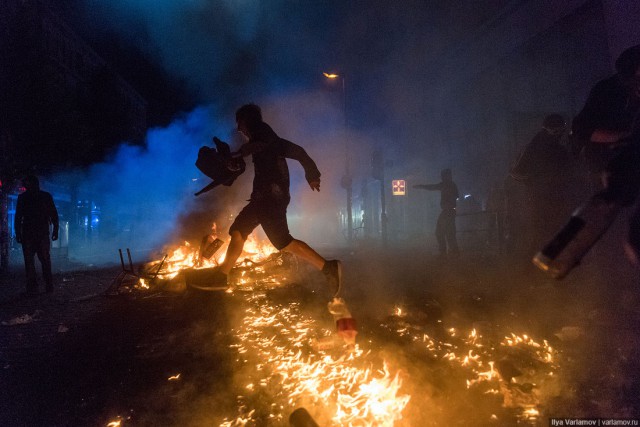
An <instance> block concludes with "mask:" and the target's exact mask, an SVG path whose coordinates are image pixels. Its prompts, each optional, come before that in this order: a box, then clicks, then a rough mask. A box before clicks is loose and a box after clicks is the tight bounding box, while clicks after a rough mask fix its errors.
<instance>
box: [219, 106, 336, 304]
mask: <svg viewBox="0 0 640 427" xmlns="http://www.w3.org/2000/svg"><path fill="white" fill-rule="evenodd" d="M236 124H237V126H238V131H240V133H242V135H243V136H244V137H245V138H246V139H247V142H246V143H245V144H243V145H242V146H241V147H240V150H239V152H237V153H234V156H242V157H246V156H252V158H253V164H254V172H255V175H254V179H253V191H252V193H251V199H250V200H249V204H248V205H246V206H245V207H244V208H243V209H242V211H240V213H239V214H238V216H237V217H236V218H235V220H234V222H233V224H231V228H230V229H229V234H230V235H231V241H230V243H229V248H228V249H227V254H226V256H225V259H224V262H223V263H222V264H221V265H220V268H219V270H218V271H217V272H216V276H215V280H214V283H213V286H221V285H226V283H227V275H228V274H229V272H230V271H231V269H232V268H233V267H234V266H235V264H236V261H237V260H238V257H239V256H240V254H242V250H243V248H244V243H245V241H246V240H247V237H248V236H249V234H251V232H252V231H253V230H254V229H255V228H256V227H257V226H258V225H262V228H263V230H264V232H265V234H266V235H267V237H268V238H269V240H270V241H271V243H272V244H273V246H275V247H276V249H278V250H281V251H287V252H291V253H292V254H294V255H296V256H298V257H300V258H302V259H304V260H306V261H308V262H309V263H310V264H311V265H313V266H314V267H316V268H317V269H318V270H321V271H322V272H323V273H324V275H325V276H326V278H327V280H328V281H329V285H330V287H331V290H332V292H333V293H334V294H335V295H337V294H338V293H339V291H340V287H341V280H342V278H341V275H342V265H341V263H340V261H338V260H325V259H324V258H323V257H321V256H320V255H319V254H318V253H317V252H316V251H315V250H313V249H312V248H311V247H310V246H309V245H307V244H306V243H305V242H303V241H301V240H297V239H294V238H293V237H292V236H291V234H290V233H289V226H288V223H287V206H288V205H289V201H290V200H291V196H290V194H289V168H288V167H287V161H286V159H294V160H297V161H298V162H300V164H301V165H302V167H303V168H304V172H305V178H306V180H307V182H308V183H309V187H311V190H312V191H320V171H319V170H318V168H317V167H316V164H315V162H314V161H313V160H312V159H311V157H309V155H308V154H307V152H306V151H305V150H304V149H303V148H302V147H300V146H299V145H297V144H294V143H293V142H291V141H287V140H286V139H283V138H280V137H279V136H278V135H277V134H276V133H275V132H274V131H273V129H271V127H270V126H269V125H268V124H267V123H265V122H264V121H263V120H262V112H261V110H260V107H258V106H257V105H254V104H247V105H244V106H242V107H240V108H239V109H238V110H237V111H236Z"/></svg>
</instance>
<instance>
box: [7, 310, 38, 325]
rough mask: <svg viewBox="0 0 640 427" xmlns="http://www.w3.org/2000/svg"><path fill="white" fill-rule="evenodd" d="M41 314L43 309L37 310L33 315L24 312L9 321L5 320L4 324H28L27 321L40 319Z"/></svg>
mask: <svg viewBox="0 0 640 427" xmlns="http://www.w3.org/2000/svg"><path fill="white" fill-rule="evenodd" d="M41 314H42V310H36V311H35V312H34V313H33V315H28V314H23V315H22V316H18V317H14V318H13V319H11V320H9V321H8V322H5V321H3V322H2V324H3V325H4V326H14V325H26V324H27V323H31V322H34V321H36V320H38V318H39V317H40V315H41Z"/></svg>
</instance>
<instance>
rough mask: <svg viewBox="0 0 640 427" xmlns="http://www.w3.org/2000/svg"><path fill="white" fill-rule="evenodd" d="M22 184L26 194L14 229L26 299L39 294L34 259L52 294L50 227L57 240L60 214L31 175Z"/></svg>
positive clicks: (22, 195)
mask: <svg viewBox="0 0 640 427" xmlns="http://www.w3.org/2000/svg"><path fill="white" fill-rule="evenodd" d="M22 183H23V185H24V187H25V189H26V191H25V192H24V193H22V194H20V195H19V196H18V202H17V205H16V216H15V222H14V229H15V232H16V241H17V242H18V243H21V244H22V253H23V255H24V268H25V272H26V276H27V296H33V295H35V294H37V292H38V282H37V279H36V266H35V259H34V257H35V255H37V256H38V259H39V260H40V264H41V265H42V276H43V278H44V283H45V289H46V291H47V292H52V291H53V276H52V274H51V242H50V241H49V227H50V226H51V225H52V226H53V233H52V234H51V240H53V241H55V240H58V211H57V210H56V206H55V204H54V203H53V197H51V194H50V193H47V192H46V191H42V190H40V182H39V181H38V178H37V177H36V176H33V175H30V176H28V177H26V178H25V179H24V180H23V181H22Z"/></svg>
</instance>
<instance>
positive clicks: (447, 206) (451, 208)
mask: <svg viewBox="0 0 640 427" xmlns="http://www.w3.org/2000/svg"><path fill="white" fill-rule="evenodd" d="M440 178H441V179H442V181H441V182H439V183H438V184H418V185H414V186H413V188H420V189H423V190H433V191H440V208H441V209H442V211H441V212H440V215H439V216H438V223H437V224H436V239H437V240H438V249H439V251H440V256H442V257H444V256H446V255H447V246H448V253H449V254H451V255H453V256H458V255H459V250H458V241H457V239H456V203H457V200H458V197H459V196H460V195H459V193H458V186H457V185H456V184H455V182H453V177H452V175H451V169H444V170H442V172H440Z"/></svg>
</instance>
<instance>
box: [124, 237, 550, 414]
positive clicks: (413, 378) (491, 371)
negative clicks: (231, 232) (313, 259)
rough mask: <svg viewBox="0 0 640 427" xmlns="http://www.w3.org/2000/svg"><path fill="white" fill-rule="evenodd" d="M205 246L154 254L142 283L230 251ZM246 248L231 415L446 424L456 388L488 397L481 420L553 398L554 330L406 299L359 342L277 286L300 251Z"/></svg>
mask: <svg viewBox="0 0 640 427" xmlns="http://www.w3.org/2000/svg"><path fill="white" fill-rule="evenodd" d="M201 252H202V249H197V248H195V247H194V246H192V245H190V244H188V243H185V244H184V245H180V246H179V247H177V248H175V249H174V250H172V251H171V252H170V253H169V254H168V255H167V256H166V257H165V259H164V260H162V261H155V262H153V263H150V264H148V265H147V266H146V271H147V272H154V271H155V273H156V275H155V278H154V279H153V280H147V281H144V278H141V279H140V283H139V284H138V285H136V287H137V289H138V290H139V291H142V292H146V291H148V289H153V288H154V286H157V285H154V283H153V282H154V281H155V282H156V283H161V284H162V287H164V288H167V287H171V286H179V284H180V283H183V284H184V281H185V279H184V276H185V274H184V273H185V271H189V270H193V269H202V270H206V269H210V268H211V267H212V266H215V265H217V264H219V263H220V262H221V261H222V257H221V256H220V255H217V256H214V257H211V259H209V260H203V259H202V256H201ZM219 253H224V250H220V251H219ZM240 259H242V261H241V262H240V263H238V265H237V266H236V268H235V271H234V272H233V274H232V275H230V287H229V289H228V290H227V291H226V292H227V293H229V294H233V295H235V296H236V297H238V298H239V299H240V302H241V305H242V307H243V310H244V311H243V313H242V316H241V318H242V320H240V321H239V322H238V326H237V327H236V328H234V329H233V330H232V333H233V335H234V344H233V345H232V348H233V350H234V351H235V353H236V362H235V363H236V364H237V369H236V371H237V372H238V375H237V376H236V386H235V390H236V391H235V393H236V396H237V398H236V401H237V411H236V413H235V414H233V415H231V414H227V416H226V417H224V419H222V420H221V421H220V426H221V427H238V426H270V425H273V426H280V425H288V417H289V415H290V414H291V413H292V412H294V411H295V410H296V409H297V408H305V409H306V410H307V411H308V412H309V414H310V415H311V416H312V418H313V419H314V420H315V421H316V422H317V423H318V425H321V426H385V427H386V426H388V427H391V426H414V425H439V424H441V423H440V422H439V421H438V420H440V421H441V420H442V417H446V416H445V415H443V412H446V411H443V409H442V405H443V404H444V402H445V401H446V400H447V399H446V398H443V396H447V395H449V394H455V395H457V396H458V398H459V399H460V400H461V401H467V404H469V402H474V403H473V405H474V406H475V405H478V406H484V407H486V408H490V410H489V411H488V412H486V414H485V413H483V415H482V416H485V417H486V418H485V419H484V420H483V424H495V425H508V424H509V423H510V422H517V423H519V424H522V425H538V424H539V422H540V418H541V410H542V409H543V408H544V405H545V399H546V398H547V397H548V396H552V395H554V393H557V391H558V389H559V387H560V386H559V373H560V366H559V364H560V361H559V353H558V351H557V350H555V349H554V348H552V347H551V345H550V344H549V342H548V341H546V340H541V341H538V340H535V339H534V338H532V337H531V336H529V335H527V334H516V333H513V332H507V333H506V334H505V333H503V332H501V331H498V330H495V329H496V328H492V327H491V326H490V325H487V324H479V325H477V327H471V328H469V329H467V330H465V329H464V328H458V327H445V326H444V325H443V321H442V319H441V318H440V316H435V317H433V316H432V315H431V313H430V312H429V313H427V314H426V315H425V313H424V312H421V311H420V310H417V311H416V310H415V308H409V307H404V306H400V305H397V306H392V307H390V308H389V315H388V316H387V317H386V318H384V319H382V321H381V322H380V323H379V324H378V325H376V326H375V327H370V328H369V329H367V331H366V333H363V331H361V332H360V335H359V340H358V342H357V344H356V345H355V346H349V345H347V344H346V343H345V341H343V340H342V338H340V336H339V335H338V334H337V333H336V331H335V330H334V329H335V327H334V326H332V325H331V315H330V314H329V313H328V311H327V310H326V309H325V310H323V311H322V312H323V313H325V314H324V317H323V315H316V316H313V315H310V314H309V313H307V311H308V310H306V308H305V307H304V305H303V304H302V303H300V302H299V301H290V300H288V299H287V300H286V301H285V302H282V301H279V300H278V298H274V297H273V292H276V293H277V292H278V290H280V289H283V288H285V287H286V286H289V284H290V283H292V282H295V281H296V280H295V279H294V277H295V273H296V270H297V264H296V262H295V259H293V258H290V257H286V256H285V255H284V254H280V253H277V252H276V251H275V249H274V248H272V247H270V246H269V245H268V244H260V243H258V241H257V239H255V237H251V238H250V240H249V241H248V242H247V245H246V253H245V254H243V256H242V257H241V258H240ZM181 276H182V278H181ZM142 283H144V284H145V285H146V287H144V286H143V285H142ZM354 308H358V307H354ZM427 311H428V310H427ZM474 326H475V325H474ZM367 334H368V335H369V336H367ZM389 348H391V350H389ZM177 378H179V375H177V376H176V377H173V378H170V380H175V379H177ZM442 382H445V383H446V386H442V385H441V383H442ZM438 384H440V385H438ZM460 396H463V397H460ZM447 416H449V417H450V416H451V415H447ZM505 423H506V424H505Z"/></svg>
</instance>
